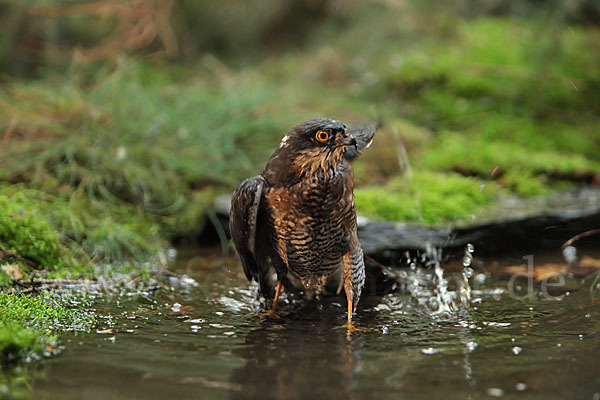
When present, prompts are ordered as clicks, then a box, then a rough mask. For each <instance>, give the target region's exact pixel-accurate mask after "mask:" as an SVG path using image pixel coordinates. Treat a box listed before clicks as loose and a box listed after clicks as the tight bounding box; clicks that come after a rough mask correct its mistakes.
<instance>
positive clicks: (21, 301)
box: [0, 292, 95, 364]
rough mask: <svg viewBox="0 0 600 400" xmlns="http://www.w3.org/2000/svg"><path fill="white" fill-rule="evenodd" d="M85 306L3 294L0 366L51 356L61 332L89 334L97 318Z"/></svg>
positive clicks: (50, 297) (48, 296) (46, 296)
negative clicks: (58, 334)
mask: <svg viewBox="0 0 600 400" xmlns="http://www.w3.org/2000/svg"><path fill="white" fill-rule="evenodd" d="M82 306H83V303H82V302H81V300H76V299H75V298H73V297H72V296H61V295H58V294H54V293H42V294H40V295H39V296H29V295H21V296H19V295H11V294H6V293H3V292H0V364H6V363H11V362H16V361H19V360H23V359H24V358H27V357H28V356H30V355H34V356H41V355H45V354H50V353H51V352H53V351H54V350H55V349H56V334H57V333H58V332H63V331H87V330H89V329H90V327H91V326H93V324H94V323H95V317H94V314H93V313H92V312H90V311H84V310H82Z"/></svg>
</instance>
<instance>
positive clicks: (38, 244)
mask: <svg viewBox="0 0 600 400" xmlns="http://www.w3.org/2000/svg"><path fill="white" fill-rule="evenodd" d="M60 239H61V237H60V235H59V234H58V232H56V231H55V230H54V229H53V227H52V225H51V224H50V222H49V221H48V219H47V216H45V215H42V214H41V213H40V212H39V210H37V209H36V208H35V207H34V206H33V205H32V203H31V202H30V201H27V200H26V199H24V198H23V197H19V196H16V197H13V198H10V199H9V198H8V197H6V196H2V195H0V251H4V252H14V254H16V258H17V260H19V261H22V260H24V261H25V262H30V263H29V265H32V266H34V267H36V268H39V269H42V268H48V269H57V268H59V267H61V266H62V265H63V263H64V252H65V249H64V246H63V245H62V243H61V241H60Z"/></svg>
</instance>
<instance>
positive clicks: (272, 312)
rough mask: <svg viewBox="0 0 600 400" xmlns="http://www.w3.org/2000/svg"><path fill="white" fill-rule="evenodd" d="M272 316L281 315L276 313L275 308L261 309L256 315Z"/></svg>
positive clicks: (277, 316)
mask: <svg viewBox="0 0 600 400" xmlns="http://www.w3.org/2000/svg"><path fill="white" fill-rule="evenodd" d="M266 316H269V317H273V318H281V316H279V314H277V311H275V310H272V309H271V310H267V311H263V312H261V313H258V315H257V317H258V318H259V319H260V318H262V317H266Z"/></svg>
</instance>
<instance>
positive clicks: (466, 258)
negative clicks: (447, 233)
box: [463, 253, 473, 267]
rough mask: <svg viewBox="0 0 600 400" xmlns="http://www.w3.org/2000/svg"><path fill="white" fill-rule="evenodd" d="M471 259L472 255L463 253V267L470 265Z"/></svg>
mask: <svg viewBox="0 0 600 400" xmlns="http://www.w3.org/2000/svg"><path fill="white" fill-rule="evenodd" d="M471 261H473V256H472V255H471V254H469V253H467V254H465V256H464V257H463V267H470V266H471Z"/></svg>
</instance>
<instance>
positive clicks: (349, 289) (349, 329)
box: [333, 284, 364, 334]
mask: <svg viewBox="0 0 600 400" xmlns="http://www.w3.org/2000/svg"><path fill="white" fill-rule="evenodd" d="M344 291H345V292H346V300H347V301H348V321H347V322H346V323H345V324H344V325H341V326H338V327H335V328H333V329H341V328H346V333H347V334H350V333H352V332H357V331H359V332H363V331H364V329H360V328H357V327H356V325H355V324H354V321H352V313H353V312H354V310H355V308H356V303H355V302H354V300H353V299H352V287H351V286H350V285H347V284H344Z"/></svg>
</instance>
